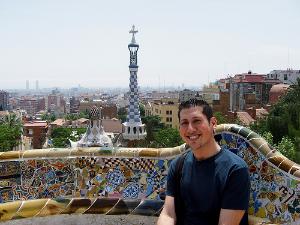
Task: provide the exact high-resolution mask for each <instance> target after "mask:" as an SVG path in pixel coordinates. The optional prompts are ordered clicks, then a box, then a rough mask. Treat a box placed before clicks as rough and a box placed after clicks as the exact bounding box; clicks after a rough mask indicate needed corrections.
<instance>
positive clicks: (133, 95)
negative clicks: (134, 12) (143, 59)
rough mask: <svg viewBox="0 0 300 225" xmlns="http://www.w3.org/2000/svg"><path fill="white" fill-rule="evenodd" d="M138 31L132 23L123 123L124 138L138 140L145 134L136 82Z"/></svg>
mask: <svg viewBox="0 0 300 225" xmlns="http://www.w3.org/2000/svg"><path fill="white" fill-rule="evenodd" d="M137 32H138V31H137V30H135V27H134V25H133V26H132V29H131V30H130V31H129V33H131V34H132V39H131V43H130V44H129V45H128V49H129V52H130V64H129V71H130V83H129V90H130V95H129V106H128V115H127V119H126V122H125V123H123V128H124V130H123V138H124V139H125V140H140V139H144V138H145V137H146V135H147V133H146V130H145V125H144V124H142V121H141V115H140V109H139V95H138V94H139V93H138V82H137V72H138V65H137V51H138V49H139V45H138V44H137V43H136V41H135V34H136V33H137Z"/></svg>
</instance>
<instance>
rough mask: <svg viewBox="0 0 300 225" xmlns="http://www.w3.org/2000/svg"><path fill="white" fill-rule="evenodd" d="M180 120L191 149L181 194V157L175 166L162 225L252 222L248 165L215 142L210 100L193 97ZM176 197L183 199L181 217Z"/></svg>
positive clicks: (182, 178)
mask: <svg viewBox="0 0 300 225" xmlns="http://www.w3.org/2000/svg"><path fill="white" fill-rule="evenodd" d="M178 117H179V123H180V128H179V129H180V136H181V138H182V139H183V140H184V141H185V142H186V144H187V145H188V146H189V147H190V149H191V151H189V152H188V153H187V154H186V156H185V158H184V161H183V166H182V176H181V179H180V189H179V191H180V192H179V193H180V194H179V196H178V192H176V179H175V177H176V174H175V173H176V172H175V171H176V169H175V168H178V167H176V163H177V162H178V158H177V159H175V160H173V161H172V163H171V165H170V168H169V172H168V179H167V190H166V199H165V204H164V208H163V210H162V212H161V214H160V216H159V219H158V221H157V224H158V225H168V224H172V225H174V224H177V225H178V224H180V225H197V224H199V225H214V224H219V225H239V224H248V222H247V208H248V201H249V185H250V181H249V180H250V179H249V172H248V167H247V164H246V163H245V162H244V161H243V160H242V159H241V158H240V157H238V156H237V155H235V154H234V153H232V152H230V151H229V150H226V149H222V148H221V147H220V146H219V145H218V143H217V142H216V141H215V139H214V128H215V127H216V126H217V120H216V118H215V117H213V112H212V109H211V107H210V106H209V105H208V104H207V103H206V102H205V101H202V100H196V99H191V100H189V101H187V102H183V103H181V104H180V106H179V112H178ZM175 192H176V194H175ZM175 198H176V199H178V198H179V199H180V201H179V202H180V204H177V206H176V207H178V208H179V207H180V209H181V210H180V213H178V212H177V214H176V213H175V202H177V201H175ZM178 205H179V206H178ZM178 208H177V209H178ZM177 211H178V210H177Z"/></svg>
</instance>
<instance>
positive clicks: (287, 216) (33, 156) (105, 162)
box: [0, 124, 300, 224]
mask: <svg viewBox="0 0 300 225" xmlns="http://www.w3.org/2000/svg"><path fill="white" fill-rule="evenodd" d="M216 140H217V141H218V142H219V143H220V145H222V146H224V147H225V148H228V149H229V150H231V151H233V152H234V153H236V154H237V155H239V156H240V157H242V158H243V159H244V160H245V161H246V162H247V164H248V165H249V171H250V176H251V196H250V205H249V214H250V215H251V216H250V218H251V219H250V220H251V221H257V220H258V218H257V217H261V218H265V219H266V220H267V219H268V220H269V221H272V222H273V223H278V224H300V206H299V201H300V166H299V165H297V164H295V163H294V162H292V161H290V160H288V159H286V158H285V157H284V156H282V155H281V154H280V153H279V152H278V151H276V150H275V149H272V148H271V147H270V146H269V145H268V143H266V141H265V140H263V139H262V138H261V137H259V136H258V135H257V134H256V133H254V132H252V131H250V130H249V129H247V128H244V127H241V126H238V125H230V124H225V125H219V126H218V127H217V129H216ZM183 151H185V145H182V146H178V147H175V148H166V149H147V148H117V149H101V148H76V149H60V150H58V149H45V150H34V151H25V152H5V153H0V169H1V175H0V203H2V204H0V220H5V219H14V218H21V217H28V216H33V214H31V212H30V211H32V212H34V213H35V214H34V215H37V216H42V215H51V214H57V213H75V212H76V213H106V214H123V213H132V214H142V215H143V214H145V215H150V214H151V215H157V214H158V213H159V211H160V209H161V206H162V204H161V205H159V204H158V205H159V207H158V205H157V204H156V203H162V202H163V199H164V196H165V186H166V176H167V171H168V167H169V163H170V162H171V160H172V159H174V158H175V157H176V156H177V155H178V154H180V153H181V152H183ZM9 160H11V161H9ZM2 171H3V172H2ZM56 197H60V199H56V200H50V199H54V198H56ZM62 197H63V199H62ZM48 198H50V199H48ZM31 199H39V200H31ZM18 200H22V201H23V202H22V204H21V203H20V201H18ZM41 205H43V206H42V207H41ZM56 205H57V206H56ZM20 206H21V208H18V207H20ZM35 207H40V208H35ZM8 209H9V210H8ZM29 209H30V210H29ZM1 210H2V211H1ZM3 210H6V211H3ZM13 210H16V212H14V211H13ZM22 210H24V212H23V211H22ZM253 216H255V217H253ZM260 221H261V220H260Z"/></svg>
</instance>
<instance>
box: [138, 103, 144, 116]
mask: <svg viewBox="0 0 300 225" xmlns="http://www.w3.org/2000/svg"><path fill="white" fill-rule="evenodd" d="M139 108H140V115H141V116H142V117H143V116H145V106H144V105H143V104H140V105H139Z"/></svg>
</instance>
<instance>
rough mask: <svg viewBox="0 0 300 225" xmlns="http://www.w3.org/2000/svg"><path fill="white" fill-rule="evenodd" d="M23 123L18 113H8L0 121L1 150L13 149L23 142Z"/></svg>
mask: <svg viewBox="0 0 300 225" xmlns="http://www.w3.org/2000/svg"><path fill="white" fill-rule="evenodd" d="M21 135H22V123H21V120H20V118H19V117H18V116H17V115H16V114H8V115H6V116H4V118H2V119H1V121H0V151H11V150H13V148H14V147H16V146H18V145H19V144H20V142H21Z"/></svg>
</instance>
